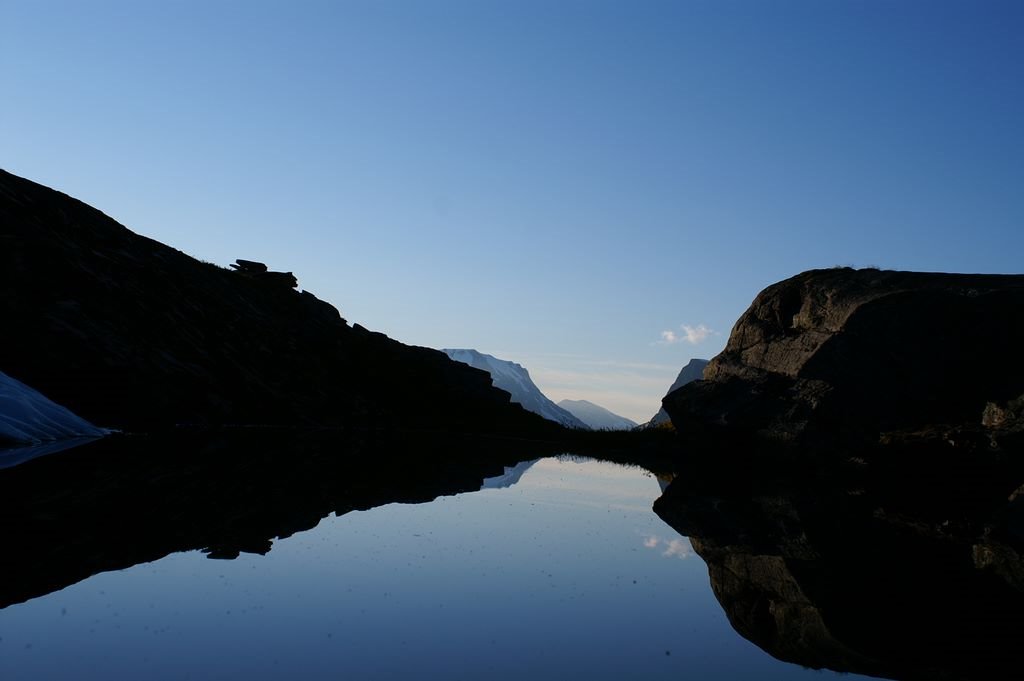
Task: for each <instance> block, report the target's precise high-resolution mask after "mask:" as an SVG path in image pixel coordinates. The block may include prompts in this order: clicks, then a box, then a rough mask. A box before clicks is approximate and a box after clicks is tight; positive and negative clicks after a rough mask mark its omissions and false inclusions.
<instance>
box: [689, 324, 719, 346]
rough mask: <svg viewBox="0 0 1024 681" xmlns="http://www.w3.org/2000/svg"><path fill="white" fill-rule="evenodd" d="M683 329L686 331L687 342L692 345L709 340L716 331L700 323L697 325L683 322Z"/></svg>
mask: <svg viewBox="0 0 1024 681" xmlns="http://www.w3.org/2000/svg"><path fill="white" fill-rule="evenodd" d="M683 331H685V332H686V336H685V338H686V342H687V343H690V344H691V345H696V344H697V343H702V342H704V341H705V340H707V338H708V336H710V335H711V334H713V333H714V331H712V330H711V329H709V328H708V327H706V326H704V325H703V324H698V325H697V326H688V325H686V324H683Z"/></svg>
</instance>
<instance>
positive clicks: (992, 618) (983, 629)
mask: <svg viewBox="0 0 1024 681" xmlns="http://www.w3.org/2000/svg"><path fill="white" fill-rule="evenodd" d="M733 473H735V472H733ZM960 473H961V474H962V475H963V477H962V479H960V480H959V484H957V482H956V481H953V480H947V481H945V483H944V484H940V483H939V481H937V480H936V479H933V477H932V476H934V471H931V472H929V474H922V475H919V477H918V479H916V480H915V479H912V478H906V479H904V480H903V482H904V483H905V487H904V488H903V490H902V492H895V493H894V491H895V489H896V486H894V487H892V488H890V489H889V490H888V491H887V490H884V489H880V488H879V487H878V486H876V485H874V484H873V483H872V481H871V480H870V479H867V480H859V481H856V482H855V483H854V484H852V485H850V484H849V482H850V477H849V476H847V477H846V480H847V483H848V484H846V485H836V484H833V483H828V482H825V481H822V480H820V479H818V480H812V481H809V482H806V483H802V484H801V483H788V484H785V485H771V484H766V483H763V482H754V481H751V480H747V481H745V482H742V481H738V480H737V479H736V477H735V474H734V477H733V479H732V480H730V481H728V482H727V483H725V484H720V485H716V484H715V483H714V482H713V481H711V480H709V478H707V477H704V478H703V479H701V481H700V482H696V480H697V479H699V478H695V477H694V476H685V475H684V476H681V477H680V478H677V479H676V481H675V482H673V483H672V485H671V486H670V487H669V489H668V490H667V491H666V493H665V494H664V495H663V496H662V498H660V499H659V500H658V501H657V502H656V504H655V511H656V512H657V513H658V515H659V516H661V517H662V519H664V520H665V521H666V522H668V523H669V524H670V525H672V526H673V527H674V528H675V529H676V530H678V531H679V532H680V533H682V534H684V535H688V536H689V537H690V540H691V542H692V544H693V547H694V549H695V550H696V552H697V553H698V554H699V555H700V556H701V557H702V558H703V559H704V560H705V561H706V562H707V564H708V571H709V573H710V577H711V586H712V588H713V590H714V592H715V595H716V597H717V598H718V600H719V602H720V604H721V605H722V608H723V609H724V610H725V612H726V615H727V616H728V618H729V621H730V622H731V624H732V625H733V627H734V628H735V629H736V630H737V631H738V632H739V633H740V634H742V635H743V636H744V637H745V638H747V639H749V640H750V641H752V642H754V643H756V644H757V645H758V646H760V647H761V648H762V649H764V650H765V651H767V652H769V653H770V654H772V655H773V656H775V657H777V658H779V659H781V660H785V661H789V662H795V663H797V664H800V665H803V666H807V667H813V668H823V667H825V668H830V669H834V670H837V671H848V672H856V673H862V674H869V675H874V676H883V677H887V678H895V679H1002V678H1019V675H1020V670H1021V669H1022V665H1024V646H1021V642H1022V641H1024V561H1022V560H1021V556H1022V543H1021V539H1022V535H1021V534H1019V529H1020V528H1021V527H1022V526H1024V524H1022V523H1021V521H1022V520H1024V499H1021V498H1018V497H1016V496H1015V495H1011V492H1012V491H1013V487H1014V485H1015V484H1016V483H1013V482H1011V483H1009V484H1007V482H1005V481H1006V480H1011V481H1012V480H1014V479H1015V478H1013V477H1011V476H1009V475H1006V476H999V475H996V476H993V477H992V478H990V479H987V480H982V479H981V477H980V476H977V474H978V471H975V472H974V476H971V475H969V474H967V472H966V471H960ZM1002 473H1008V471H1006V470H1003V471H1002ZM1001 477H1002V481H1000V478H1001ZM892 482H893V480H892V479H891V478H889V479H887V480H886V484H891V483H892ZM1008 498H1009V499H1010V501H1008V500H1007V499H1008Z"/></svg>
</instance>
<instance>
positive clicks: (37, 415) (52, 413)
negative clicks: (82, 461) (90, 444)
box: [0, 372, 108, 449]
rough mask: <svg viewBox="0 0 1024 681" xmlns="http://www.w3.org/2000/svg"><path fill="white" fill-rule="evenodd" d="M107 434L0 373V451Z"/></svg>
mask: <svg viewBox="0 0 1024 681" xmlns="http://www.w3.org/2000/svg"><path fill="white" fill-rule="evenodd" d="M107 433H108V431H106V430H104V429H102V428H97V427H96V426H94V425H92V424H91V423H89V422H88V421H86V420H85V419H83V418H81V417H80V416H77V415H75V414H74V413H72V412H71V410H69V409H67V408H65V407H62V406H60V405H59V404H57V403H56V402H53V401H51V400H50V399H48V398H47V397H46V396H45V395H43V394H42V393H40V392H39V391H38V390H34V389H32V388H30V387H29V386H27V385H25V384H24V383H22V382H21V381H18V380H16V379H13V378H11V377H10V376H8V375H7V374H5V373H3V372H0V449H3V448H8V447H17V446H25V445H41V444H43V443H48V442H56V441H58V440H68V439H70V438H80V437H101V436H103V435H106V434H107Z"/></svg>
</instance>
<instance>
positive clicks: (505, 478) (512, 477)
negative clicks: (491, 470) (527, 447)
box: [480, 459, 540, 489]
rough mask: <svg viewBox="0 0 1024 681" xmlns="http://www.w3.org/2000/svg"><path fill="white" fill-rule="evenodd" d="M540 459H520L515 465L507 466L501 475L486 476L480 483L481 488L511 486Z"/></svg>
mask: <svg viewBox="0 0 1024 681" xmlns="http://www.w3.org/2000/svg"><path fill="white" fill-rule="evenodd" d="M538 461H540V459H533V460H532V461H520V462H519V463H517V464H516V465H515V466H505V472H504V473H502V474H501V475H495V476H492V477H490V478H484V482H483V484H482V485H480V489H503V488H505V487H511V486H512V485H514V484H516V483H517V482H519V479H520V478H521V477H523V473H525V472H526V471H528V470H530V467H531V466H533V464H535V463H537V462H538Z"/></svg>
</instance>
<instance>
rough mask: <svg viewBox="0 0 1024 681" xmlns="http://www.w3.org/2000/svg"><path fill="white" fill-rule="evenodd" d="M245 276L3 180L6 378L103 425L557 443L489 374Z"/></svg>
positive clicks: (255, 270) (248, 268) (249, 273)
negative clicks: (349, 431)
mask: <svg viewBox="0 0 1024 681" xmlns="http://www.w3.org/2000/svg"><path fill="white" fill-rule="evenodd" d="M238 265H239V270H238V271H237V272H235V271H231V270H228V269H226V268H222V267H217V266H215V265H211V264H209V263H204V262H200V261H198V260H195V259H194V258H191V257H189V256H188V255H185V254H184V253H182V252H180V251H177V250H175V249H173V248H170V247H168V246H165V245H164V244H161V243H159V242H157V241H154V240H152V239H148V238H146V237H143V236H139V235H138V234H135V233H133V232H131V231H129V230H128V229H126V228H125V227H124V226H122V225H120V224H118V223H117V222H115V221H114V220H112V219H111V218H109V217H108V216H106V215H104V214H103V213H101V212H100V211H98V210H96V209H94V208H91V207H90V206H87V205H86V204H84V203H82V202H80V201H77V200H75V199H73V198H71V197H68V196H66V195H64V194H61V193H60V192H56V191H53V190H51V189H48V188H46V187H43V186H41V185H38V184H35V183H33V182H30V181H28V180H25V179H22V178H19V177H16V176H14V175H11V174H9V173H5V172H3V171H0V318H2V319H3V320H4V333H2V334H0V370H3V371H4V372H6V373H8V374H9V375H11V376H13V377H15V378H17V379H18V380H20V381H23V382H25V383H27V384H29V385H31V386H33V387H34V388H36V389H37V390H39V391H40V392H42V393H44V394H45V395H47V396H48V397H50V398H51V399H53V400H54V401H56V402H58V403H60V404H63V405H66V406H67V407H68V408H70V409H71V410H72V411H74V412H75V413H77V414H79V415H81V416H82V417H83V418H86V419H88V420H89V421H91V422H92V423H95V424H97V425H100V426H111V427H119V428H127V429H135V430H139V429H152V428H161V427H168V426H174V425H177V424H200V425H216V424H280V425H311V426H353V425H355V426H374V425H378V426H385V427H392V426H430V427H439V428H448V427H453V428H463V427H465V428H470V429H473V430H499V431H515V432H526V431H531V432H549V431H550V429H551V427H552V426H551V425H550V424H547V423H545V422H544V421H543V420H541V419H540V418H538V417H536V416H534V415H532V414H529V413H527V412H525V411H524V410H522V409H521V408H519V407H518V406H516V405H510V404H509V396H508V394H507V393H505V392H503V391H500V390H496V389H494V388H492V386H491V381H490V377H489V376H488V375H487V373H486V372H483V371H478V370H476V369H472V368H470V367H467V366H465V365H463V364H460V363H457V362H453V361H451V360H449V359H448V358H447V357H446V356H445V355H444V354H443V353H441V352H438V351H436V350H430V349H427V348H418V347H410V346H407V345H403V344H401V343H398V342H396V341H393V340H391V339H389V338H387V337H386V336H384V335H382V334H378V333H373V332H370V331H367V330H366V329H364V328H362V327H360V326H358V325H355V326H349V325H348V324H347V323H346V321H345V320H344V319H342V317H341V315H340V314H339V313H338V311H337V310H336V309H335V308H334V307H333V306H331V305H330V304H328V303H326V302H324V301H321V300H318V299H317V298H316V297H315V296H313V295H312V294H311V293H309V292H308V291H301V292H300V291H297V290H294V288H293V286H294V282H293V281H292V279H293V277H292V275H290V274H289V273H277V274H278V275H279V276H276V277H274V276H271V275H274V273H271V272H269V271H268V272H262V271H261V267H260V266H259V264H258V263H254V262H252V261H249V262H248V263H243V262H239V263H238ZM267 277H271V278H270V279H268V278H267ZM289 277H291V278H289Z"/></svg>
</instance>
